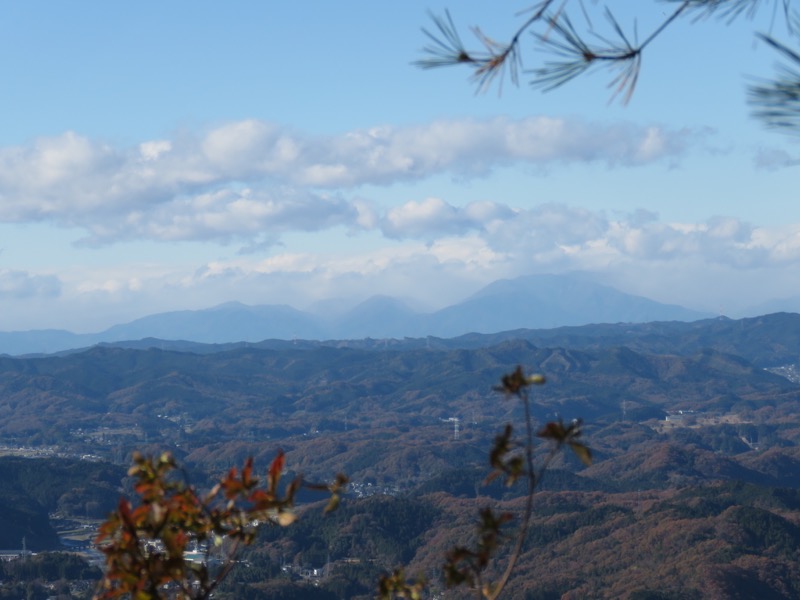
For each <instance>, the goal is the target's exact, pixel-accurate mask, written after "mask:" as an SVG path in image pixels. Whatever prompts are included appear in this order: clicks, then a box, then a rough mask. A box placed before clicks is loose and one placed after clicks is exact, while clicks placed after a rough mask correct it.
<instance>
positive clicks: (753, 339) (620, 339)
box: [102, 313, 800, 367]
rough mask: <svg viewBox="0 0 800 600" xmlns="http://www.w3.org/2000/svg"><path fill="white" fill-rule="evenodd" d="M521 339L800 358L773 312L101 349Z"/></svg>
mask: <svg viewBox="0 0 800 600" xmlns="http://www.w3.org/2000/svg"><path fill="white" fill-rule="evenodd" d="M509 340H525V341H528V342H530V343H532V344H534V345H535V346H540V347H551V348H552V347H559V348H569V349H574V350H591V349H601V348H611V347H614V346H625V347H627V348H630V349H632V350H636V351H638V352H642V353H649V354H680V355H689V354H693V353H696V352H699V351H701V350H703V349H714V350H718V351H720V352H724V353H727V354H735V355H738V356H741V357H743V358H746V359H747V360H750V361H752V362H753V363H754V364H756V365H758V366H761V367H773V366H779V365H784V364H789V363H794V362H796V361H797V360H798V357H800V350H798V349H800V314H797V313H774V314H770V315H764V316H760V317H754V318H747V319H738V320H733V319H728V318H725V317H717V318H713V319H703V320H700V321H694V322H683V321H659V322H651V323H606V324H597V325H581V326H575V327H556V328H553V329H515V330H512V331H504V332H501V333H495V334H478V333H474V334H468V335H462V336H458V337H454V338H437V337H432V336H429V337H424V338H403V339H395V338H385V339H374V338H365V339H360V340H328V341H312V340H291V341H287V340H264V341H262V342H238V343H230V344H200V343H195V342H189V341H185V340H184V341H174V340H160V339H154V338H147V339H142V340H133V341H126V342H117V343H114V344H102V345H103V346H110V347H117V348H131V349H147V348H160V349H162V350H177V351H182V352H193V353H198V354H207V353H216V352H227V351H230V350H235V349H240V348H260V349H267V350H292V349H295V350H299V349H314V348H320V347H332V348H351V349H359V350H377V351H386V350H457V349H464V350H468V349H479V348H487V347H490V346H496V345H498V344H500V343H502V342H506V341H509Z"/></svg>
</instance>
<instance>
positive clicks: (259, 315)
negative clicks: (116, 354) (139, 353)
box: [101, 302, 321, 343]
mask: <svg viewBox="0 0 800 600" xmlns="http://www.w3.org/2000/svg"><path fill="white" fill-rule="evenodd" d="M318 321H319V319H318V318H317V317H316V316H314V315H310V314H309V313H306V312H303V311H300V310H297V309H294V308H292V307H291V306H286V305H285V304H281V305H262V306H247V305H245V304H241V303H239V302H228V303H225V304H221V305H219V306H215V307H213V308H209V309H206V310H183V311H175V312H167V313H160V314H156V315H150V316H148V317H143V318H141V319H137V320H135V321H132V322H130V323H126V324H124V325H115V326H114V327H111V328H110V329H107V330H106V331H104V332H103V333H102V334H101V336H102V341H108V342H113V341H121V340H138V339H141V338H144V337H158V338H162V339H170V340H191V341H193V342H205V343H215V342H234V341H243V342H257V341H260V340H264V339H268V338H277V339H293V338H311V339H314V338H317V337H318V336H319V333H320V330H321V327H320V325H319V324H318Z"/></svg>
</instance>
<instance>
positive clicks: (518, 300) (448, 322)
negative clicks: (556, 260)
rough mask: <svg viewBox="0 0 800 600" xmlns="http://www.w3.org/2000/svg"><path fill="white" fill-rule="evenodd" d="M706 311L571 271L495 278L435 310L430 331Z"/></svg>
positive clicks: (668, 317) (635, 319)
mask: <svg viewBox="0 0 800 600" xmlns="http://www.w3.org/2000/svg"><path fill="white" fill-rule="evenodd" d="M708 316H709V315H708V314H707V313H701V312H697V311H693V310H689V309H686V308H683V307H681V306H676V305H671V304H661V303H659V302H655V301H653V300H648V299H647V298H642V297H640V296H633V295H631V294H625V293H623V292H620V291H619V290H616V289H614V288H611V287H608V286H605V285H600V284H597V283H592V282H589V281H583V280H581V279H577V278H573V277H566V276H560V275H536V276H531V277H520V278H517V279H503V280H500V281H495V282H494V283H492V284H490V285H488V286H486V287H485V288H483V289H482V290H480V291H479V292H477V293H476V294H474V295H473V296H471V297H470V298H468V299H467V300H465V301H463V302H461V303H459V304H455V305H453V306H449V307H447V308H444V309H442V310H439V311H437V312H435V313H433V314H432V315H430V316H429V317H428V319H427V327H426V333H427V334H428V335H438V336H442V337H453V336H457V335H462V334H465V333H470V332H477V333H493V332H498V331H506V330H509V329H520V328H525V329H545V328H551V327H561V326H564V325H586V324H589V323H644V322H648V321H694V320H697V319H703V318H706V317H708Z"/></svg>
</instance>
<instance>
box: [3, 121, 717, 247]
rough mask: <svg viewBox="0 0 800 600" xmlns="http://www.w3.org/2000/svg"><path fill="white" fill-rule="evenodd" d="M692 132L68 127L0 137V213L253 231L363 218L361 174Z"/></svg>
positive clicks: (588, 150)
mask: <svg viewBox="0 0 800 600" xmlns="http://www.w3.org/2000/svg"><path fill="white" fill-rule="evenodd" d="M701 136H702V134H698V133H695V132H693V131H690V130H668V129H663V128H660V127H655V126H651V127H640V126H635V125H630V124H616V125H599V124H594V123H587V122H582V121H578V120H568V119H560V118H549V117H532V118H528V119H522V120H510V119H505V118H497V119H492V120H484V121H478V120H461V121H457V120H453V121H439V122H434V123H430V124H427V125H420V126H414V127H376V128H372V129H366V130H356V131H350V132H344V133H342V134H340V135H335V136H314V135H309V134H304V133H301V132H297V131H292V130H289V129H286V128H282V127H279V126H276V125H274V124H271V123H266V122H263V121H255V120H246V121H239V122H234V123H228V124H225V125H222V126H220V127H218V128H216V129H212V130H210V131H208V132H206V133H205V134H203V135H195V134H191V133H185V132H184V133H180V134H177V135H175V136H174V137H173V138H172V139H162V140H151V141H147V142H143V143H141V144H138V145H137V146H135V147H129V148H119V147H116V146H113V145H111V144H109V143H107V142H104V141H100V140H92V139H89V138H86V137H84V136H80V135H78V134H76V133H74V132H67V133H64V134H62V135H59V136H54V137H47V138H38V139H36V140H33V141H32V142H31V143H30V144H27V145H24V146H14V147H5V148H0V222H8V223H21V222H43V221H44V222H50V223H55V224H58V225H60V226H66V227H74V228H78V229H81V230H83V231H85V232H86V236H85V239H84V243H85V244H88V245H104V244H110V243H114V242H117V241H124V240H134V239H143V240H155V241H175V240H202V241H218V242H222V243H226V242H231V241H235V240H242V241H248V242H252V241H253V240H256V241H258V240H261V241H262V242H263V241H264V240H269V239H275V238H276V237H277V236H280V235H281V234H282V233H285V232H286V231H291V230H295V231H319V230H324V229H328V228H331V227H336V226H346V227H349V228H362V227H363V226H364V224H365V223H370V222H371V221H372V217H373V215H372V214H371V213H369V209H368V208H367V207H366V205H365V204H363V203H362V202H359V201H358V199H356V198H351V197H348V196H349V195H352V194H353V193H354V190H355V189H356V188H358V187H359V186H364V185H390V184H394V183H398V182H408V181H421V180H424V179H426V178H429V177H432V176H435V175H439V174H443V173H450V174H452V175H454V176H459V177H479V176H484V175H486V174H488V173H489V172H491V171H492V170H493V169H495V168H498V167H506V166H510V165H526V164H527V165H533V166H538V167H543V166H547V165H550V164H556V163H557V164H572V163H598V164H601V165H605V166H607V167H609V168H613V167H621V166H625V167H633V166H639V165H645V164H649V163H653V162H657V161H676V160H678V159H680V158H681V157H682V156H683V155H685V154H686V153H687V152H688V151H689V150H690V149H691V148H692V146H693V145H694V144H696V143H697V141H698V139H700V137H701ZM420 202H421V204H420V205H419V206H417V207H411V206H406V207H404V208H401V209H397V210H395V211H394V212H392V214H391V215H387V220H386V222H385V223H384V227H383V231H384V233H386V235H388V236H390V237H393V236H394V235H395V234H394V233H393V231H394V230H393V227H395V228H396V229H397V231H398V232H399V231H401V230H407V229H408V228H409V227H410V226H411V225H410V224H411V223H412V222H413V221H414V220H415V219H417V217H415V216H414V214H413V213H414V212H419V211H425V210H428V211H434V212H435V211H436V210H437V208H436V207H435V206H433V205H432V204H431V202H430V201H420ZM439 209H442V210H446V207H444V206H440V207H439ZM365 210H367V212H366V213H365V212H364V211H365ZM470 210H471V211H472V214H466V213H462V214H460V215H450V217H451V218H452V219H456V220H455V221H453V223H452V226H453V227H454V228H456V229H457V228H460V227H461V226H462V225H463V224H464V223H466V221H464V222H461V221H458V219H462V220H463V219H466V220H467V221H472V222H477V221H479V220H480V217H481V215H480V214H479V213H480V211H481V210H484V211H489V212H491V211H492V210H495V208H492V207H491V206H488V205H487V206H485V207H478V206H475V207H472V208H471V209H470ZM402 211H404V212H402ZM426 218H427V217H424V218H423V219H422V220H423V221H424V220H425V219H426ZM421 222H422V221H420V223H421ZM392 223H394V225H392Z"/></svg>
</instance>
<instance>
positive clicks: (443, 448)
mask: <svg viewBox="0 0 800 600" xmlns="http://www.w3.org/2000/svg"><path fill="white" fill-rule="evenodd" d="M798 335H800V316H799V315H794V314H789V313H780V314H775V315H767V316H763V317H759V318H755V319H742V320H739V321H733V320H719V319H709V320H706V321H697V322H694V323H689V324H686V323H678V322H672V323H669V322H665V323H644V324H639V325H637V324H627V325H624V326H623V325H617V326H605V325H597V326H594V325H588V326H582V327H572V328H561V329H557V330H519V331H515V332H513V333H508V334H491V335H486V336H477V335H471V336H465V337H463V338H452V339H428V340H423V342H424V343H420V341H419V340H414V339H410V338H409V339H405V340H387V341H386V343H378V342H375V343H371V342H369V341H368V340H365V341H362V342H329V343H306V342H299V343H298V344H296V345H292V346H291V347H282V348H274V347H270V345H271V344H270V343H268V342H265V343H264V344H249V345H246V346H240V345H234V346H233V347H227V346H225V345H217V346H213V347H209V346H203V345H200V344H197V345H195V346H194V347H192V348H187V347H186V344H185V343H183V345H182V347H181V349H180V350H173V349H170V342H165V341H162V342H160V343H159V344H158V345H157V347H150V348H141V347H138V348H130V347H126V345H125V344H120V345H118V346H115V345H107V346H99V347H94V348H90V349H88V350H84V351H79V352H71V353H65V354H62V355H58V356H55V355H52V356H41V357H28V358H25V357H20V358H10V357H6V358H0V416H1V417H2V418H0V445H2V446H3V448H4V449H5V450H4V452H3V453H2V455H0V474H1V475H2V477H0V480H2V482H3V487H2V490H0V492H2V493H0V503H2V504H3V506H5V507H7V510H5V511H2V512H0V521H2V522H0V548H2V547H18V545H19V544H20V540H21V539H22V538H23V537H25V539H26V544H27V545H28V548H29V549H31V550H32V551H34V552H36V553H40V552H44V551H48V550H50V551H52V550H58V549H62V550H63V548H61V547H60V544H59V541H58V535H57V534H56V532H55V530H54V528H53V527H54V524H53V523H54V522H51V521H52V518H53V515H56V514H57V515H59V518H60V519H68V520H69V519H73V520H75V519H77V518H81V519H102V518H103V516H104V515H105V514H107V513H108V511H110V510H112V509H113V508H114V507H115V506H116V502H117V499H118V498H119V496H120V494H129V493H130V492H131V490H130V481H129V480H128V479H127V478H126V476H125V471H126V469H127V466H128V464H129V463H130V457H131V453H132V452H134V451H135V450H138V451H143V452H146V453H152V454H156V453H160V452H162V451H164V450H168V451H170V452H172V453H173V454H174V455H175V456H176V457H177V458H178V460H179V462H180V463H181V464H182V465H184V466H185V468H186V474H187V477H190V479H191V481H192V483H193V484H195V485H197V486H199V487H201V488H203V487H210V485H211V484H212V482H213V481H214V480H215V479H216V478H217V477H218V476H219V475H220V474H222V473H224V472H225V471H227V470H228V469H229V468H230V467H232V466H236V465H241V464H242V462H243V461H244V459H245V458H246V457H248V456H253V457H255V460H256V465H261V469H262V470H263V469H265V468H266V466H267V465H268V464H269V463H270V461H271V460H272V458H273V457H274V455H275V453H276V452H277V450H278V449H279V448H280V449H282V450H284V451H285V452H286V461H287V462H286V468H287V475H291V474H293V473H303V474H304V476H305V477H306V478H308V479H310V480H313V481H329V480H330V479H331V478H332V477H333V475H335V474H336V473H337V472H344V473H346V474H347V475H348V476H349V477H350V479H351V482H352V484H351V487H350V493H349V496H348V497H347V498H346V499H345V501H344V503H343V504H342V507H341V508H340V509H339V510H338V511H336V512H335V513H333V514H332V515H330V516H327V517H323V516H322V515H321V514H319V511H318V510H315V509H314V507H315V503H316V502H318V501H319V499H318V498H315V497H314V495H313V494H308V495H304V496H303V498H302V502H303V503H304V505H307V506H308V508H307V509H304V510H303V511H302V513H303V514H302V518H301V519H300V521H299V522H298V523H297V524H295V525H293V526H292V527H289V528H288V529H273V528H267V529H265V530H264V532H263V533H262V535H261V537H260V538H259V542H258V543H257V544H256V545H255V546H254V547H253V548H251V549H249V550H248V553H247V555H246V557H245V558H246V564H247V565H250V566H244V565H243V566H241V567H237V568H236V569H235V571H234V574H233V575H232V576H231V578H230V581H229V582H228V583H226V585H225V586H223V588H221V589H220V597H231V598H233V597H236V598H270V597H304V598H305V597H309V598H313V597H320V598H327V597H330V598H359V597H361V598H369V597H372V594H374V589H375V588H374V586H375V582H376V581H377V577H378V575H379V574H380V573H382V572H386V571H388V570H391V569H393V568H395V567H397V566H400V565H406V569H407V571H408V572H409V573H410V574H414V573H421V574H424V575H425V576H426V577H427V578H428V579H429V580H430V582H431V586H432V587H431V590H432V592H431V593H432V594H433V595H432V596H431V597H434V595H435V594H437V593H443V592H444V590H443V588H442V583H441V579H440V575H439V573H440V571H439V568H440V567H439V565H440V564H441V562H442V557H443V556H444V554H445V553H446V551H447V549H448V548H449V547H451V546H452V545H454V544H457V543H459V542H460V541H462V540H465V539H469V537H470V536H471V535H472V534H471V531H472V528H473V526H474V522H475V518H476V514H477V512H476V511H477V509H478V508H480V507H481V506H486V505H489V504H493V505H497V506H500V507H503V508H505V509H506V510H508V511H510V512H512V513H516V512H518V511H519V509H520V506H521V502H522V496H521V494H522V491H521V489H517V488H515V487H512V488H506V487H504V486H503V485H502V484H500V482H498V481H495V482H494V483H492V484H491V485H488V486H486V485H483V484H482V482H483V481H484V479H485V478H486V475H487V473H488V472H489V466H488V461H487V455H488V451H489V449H490V448H491V446H492V443H493V440H494V437H495V436H496V435H497V434H498V432H499V431H500V430H502V428H503V426H504V425H505V423H508V422H511V423H515V424H519V423H520V422H521V419H522V413H521V407H520V406H519V405H518V404H517V403H515V402H514V400H513V399H512V398H506V397H504V396H503V395H502V394H499V393H497V392H496V391H494V388H495V386H496V385H497V384H498V383H499V381H500V378H501V377H502V376H503V375H504V374H505V373H508V372H509V371H511V370H513V369H514V367H515V366H516V365H517V364H521V365H524V368H525V369H526V371H528V372H539V373H543V374H545V375H546V377H547V383H546V385H544V386H542V387H538V388H536V390H535V391H534V394H533V396H532V402H533V410H534V413H535V419H536V421H537V422H538V423H540V424H542V423H544V422H546V421H550V420H554V419H559V418H561V419H564V420H565V421H570V420H572V419H573V418H581V419H583V421H584V438H583V439H584V441H585V442H586V443H587V444H588V445H589V446H590V447H591V449H592V452H593V455H594V461H593V463H592V464H591V466H588V467H587V466H585V465H583V464H581V463H580V462H579V461H578V460H577V459H576V458H575V457H574V456H572V455H571V454H561V455H559V456H558V457H557V459H556V460H555V461H554V462H553V463H552V464H551V466H550V468H549V469H548V471H547V472H546V473H545V474H544V477H543V478H542V481H541V487H540V491H539V492H538V494H537V497H536V501H535V502H536V509H535V511H534V515H535V516H534V523H533V528H532V531H531V534H530V537H529V540H528V542H527V544H526V546H525V551H524V556H523V560H522V562H521V564H520V566H519V567H518V570H517V574H518V575H517V577H515V578H514V579H513V580H512V582H511V584H510V586H511V587H510V591H509V593H510V594H512V596H511V597H519V598H542V599H544V598H584V597H598V598H620V597H622V598H639V599H642V598H651V599H656V598H692V597H697V598H713V597H719V598H724V597H734V596H731V595H730V594H731V590H733V589H740V588H741V589H746V590H749V591H748V594H750V595H749V596H744V597H754V596H753V595H752V594H757V595H759V597H775V598H783V597H786V598H790V597H793V594H796V593H798V592H800V574H798V573H797V572H796V568H795V567H794V566H793V565H795V564H796V559H797V558H798V557H800V554H798V553H800V495H798V494H800V492H799V491H798V490H800V385H798V384H797V383H796V382H795V381H792V379H791V378H790V377H788V376H785V375H787V373H790V372H791V371H792V368H793V367H794V366H796V365H797V364H798V354H797V352H798V345H797V343H796V342H797V338H798ZM622 340H625V341H626V342H627V343H621V341H622ZM546 452H547V445H546V444H545V443H544V442H541V443H539V444H538V445H537V453H538V454H541V456H542V457H543V456H544V454H546ZM21 515H25V516H24V517H22V516H21ZM20 519H22V521H21V520H20ZM22 522H27V523H28V524H29V525H28V526H27V528H26V527H22V528H21V527H20V526H19V524H20V523H22ZM287 565H294V566H293V567H292V568H284V567H286V566H287ZM326 565H327V569H326ZM304 569H305V570H307V569H318V570H320V573H324V574H325V576H324V577H322V575H320V578H318V579H315V580H314V585H313V586H312V587H313V589H314V591H313V592H311V591H309V589H308V585H309V582H308V580H307V578H306V579H304V578H302V577H300V578H299V579H298V578H296V577H295V576H294V575H296V574H297V573H300V572H302V571H303V570H304ZM323 569H326V570H324V571H323ZM0 590H2V588H0ZM437 590H438V591H437ZM226 594H227V595H226ZM280 594H283V595H280ZM291 594H296V596H292V595H291ZM303 594H305V595H303ZM309 594H311V595H309ZM314 594H316V595H314ZM770 594H771V595H770ZM2 597H4V596H3V595H2V593H0V598H2ZM445 597H457V596H451V595H446V596H445Z"/></svg>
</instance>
